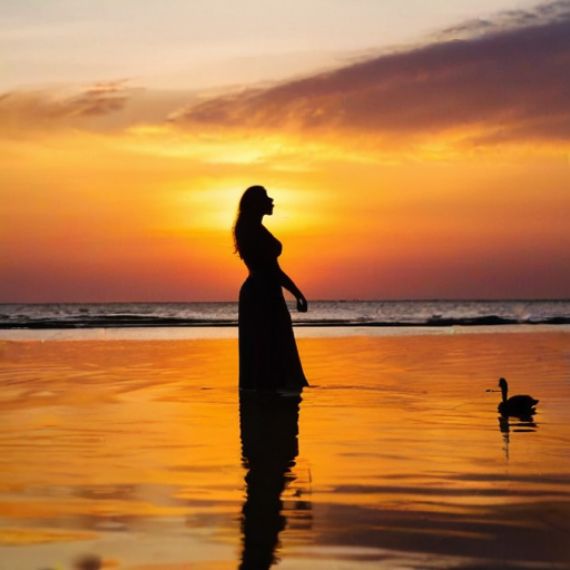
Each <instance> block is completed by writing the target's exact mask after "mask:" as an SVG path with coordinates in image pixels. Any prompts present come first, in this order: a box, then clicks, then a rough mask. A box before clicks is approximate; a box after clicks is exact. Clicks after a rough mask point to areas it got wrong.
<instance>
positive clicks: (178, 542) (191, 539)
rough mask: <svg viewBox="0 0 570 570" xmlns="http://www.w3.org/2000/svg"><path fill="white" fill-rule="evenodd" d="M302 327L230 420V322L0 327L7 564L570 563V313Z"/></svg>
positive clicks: (0, 519)
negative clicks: (166, 330)
mask: <svg viewBox="0 0 570 570" xmlns="http://www.w3.org/2000/svg"><path fill="white" fill-rule="evenodd" d="M299 346H300V352H301V356H302V359H303V362H304V365H305V369H306V373H307V376H308V377H309V381H310V382H311V384H312V387H311V388H310V389H309V390H307V391H306V392H305V394H304V395H303V400H302V402H300V403H299V402H297V401H295V400H294V399H290V400H287V401H275V400H267V399H264V400H261V401H258V400H256V399H255V398H254V399H251V398H250V399H248V400H247V401H244V400H242V403H241V432H240V403H239V395H238V392H237V390H236V383H237V379H236V374H237V360H236V358H237V355H236V341H235V340H233V339H217V340H176V341H75V342H67V341H47V342H7V341H5V342H2V343H0V362H1V364H2V366H1V370H0V412H1V414H2V415H1V420H0V425H1V427H2V430H1V431H0V568H2V569H6V570H21V569H25V570H28V569H30V570H39V569H44V568H54V569H55V568H63V569H67V568H73V567H74V561H75V563H76V562H77V559H78V557H81V556H84V555H87V554H91V555H93V556H96V557H99V559H100V560H101V564H102V565H103V567H104V568H121V569H123V568H125V569H129V570H134V569H138V570H158V569H164V570H182V569H188V568H192V569H195V568H196V569H208V570H213V569H226V568H238V567H239V565H240V561H241V564H242V565H241V567H242V568H248V569H249V568H256V569H257V568H264V567H268V565H270V564H272V563H273V564H274V565H275V567H279V568H292V569H305V568H315V569H320V568H323V569H325V568H326V569H345V568H346V569H360V568H362V569H368V568H390V569H392V568H394V569H411V568H418V569H419V568H422V569H423V568H438V569H439V568H461V569H463V570H467V569H470V570H474V569H476V568H489V569H490V568H510V569H513V568H537V569H539V568H540V569H543V568H567V567H568V565H569V564H570V540H569V539H570V536H569V531H570V522H569V521H570V516H569V515H570V458H569V456H568V452H567V451H568V448H569V444H570V421H569V420H570V382H569V380H570V334H568V333H564V332H550V333H532V332H529V333H524V334H521V333H518V334H492V333H485V334H477V335H473V334H469V335H461V334H458V335H448V336H443V335H439V336H425V335H424V336H395V337H371V336H361V337H358V336H351V337H342V338H303V339H300V341H299ZM499 376H505V377H506V378H507V379H508V380H509V382H510V387H511V391H512V393H513V394H514V393H530V394H532V395H533V396H534V397H536V398H538V399H539V400H540V403H539V405H538V412H539V413H538V414H537V415H535V416H534V418H533V421H532V422H521V421H518V420H515V419H511V420H510V421H509V422H505V421H502V422H500V421H499V418H498V415H497V411H496V405H497V403H498V399H499V394H498V393H496V392H487V391H486V390H487V389H491V388H492V389H495V388H496V383H497V379H498V377H499ZM240 433H241V438H240ZM76 567H79V566H76Z"/></svg>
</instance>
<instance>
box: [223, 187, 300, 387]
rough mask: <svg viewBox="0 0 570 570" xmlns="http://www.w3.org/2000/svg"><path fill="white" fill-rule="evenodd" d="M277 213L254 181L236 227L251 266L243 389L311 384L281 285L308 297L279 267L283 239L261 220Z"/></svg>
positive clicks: (242, 325) (245, 293) (242, 324)
mask: <svg viewBox="0 0 570 570" xmlns="http://www.w3.org/2000/svg"><path fill="white" fill-rule="evenodd" d="M272 213H273V200H272V199H271V198H270V197H269V196H268V195H267V191H266V190H265V188H264V187H263V186H250V187H249V188H248V189H247V190H246V191H245V192H244V193H243V196H242V197H241V200H240V203H239V212H238V217H237V220H236V224H235V227H234V239H235V246H236V251H237V253H239V256H240V257H241V258H242V259H243V261H244V262H245V264H246V266H247V268H248V269H249V276H248V278H247V279H246V280H245V282H244V284H243V285H242V287H241V291H240V295H239V385H240V389H245V390H248V389H250V390H271V391H281V392H297V393H298V392H300V391H301V390H302V389H303V386H308V383H307V380H306V378H305V374H304V373H303V368H302V366H301V361H300V359H299V353H298V351H297V345H296V344H295V337H294V336H293V327H292V325H291V315H290V314H289V310H288V309H287V305H286V304H285V299H284V297H283V290H282V287H284V288H285V289H287V290H288V291H290V292H291V293H292V294H293V295H294V297H295V298H296V299H297V310H299V311H301V312H305V311H306V310H307V300H306V299H305V297H304V295H303V294H302V293H301V291H300V290H299V289H298V287H297V286H296V285H295V283H293V281H292V280H291V279H290V278H289V277H288V276H287V275H286V274H285V273H284V272H283V271H282V270H281V268H280V267H279V263H278V261H277V258H278V257H279V256H280V255H281V251H282V246H281V242H280V241H279V240H277V239H276V238H275V237H273V235H272V234H271V232H269V230H267V228H265V227H264V225H263V224H262V220H263V216H265V215H269V216H270V215H271V214H272Z"/></svg>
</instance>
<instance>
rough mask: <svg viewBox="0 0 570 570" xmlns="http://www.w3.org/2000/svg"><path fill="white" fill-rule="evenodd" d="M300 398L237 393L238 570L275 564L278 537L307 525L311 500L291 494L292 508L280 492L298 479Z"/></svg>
mask: <svg viewBox="0 0 570 570" xmlns="http://www.w3.org/2000/svg"><path fill="white" fill-rule="evenodd" d="M300 403H301V398H300V396H295V397H287V398H284V397H280V396H277V395H275V394H270V393H269V394H267V393H246V392H242V393H240V428H241V444H242V460H243V465H244V467H245V468H246V469H247V474H246V476H245V482H246V498H245V503H244V505H243V511H242V513H243V514H242V524H241V530H242V555H241V564H240V566H239V568H240V569H241V570H264V569H267V568H269V567H270V566H271V565H272V564H274V563H276V562H277V553H276V551H277V548H278V546H279V533H280V532H281V531H282V530H283V529H284V528H285V526H288V527H290V528H291V527H297V528H300V529H301V530H303V531H305V530H306V529H307V528H310V527H311V516H310V512H308V511H310V508H311V507H310V502H308V501H303V500H302V498H301V495H302V494H303V493H302V492H301V490H297V492H296V493H295V497H296V498H295V503H294V505H293V508H287V507H285V508H284V501H283V499H282V496H281V494H282V493H283V491H284V490H285V489H286V488H287V487H289V486H290V485H291V484H292V483H293V481H295V480H296V479H297V475H296V474H295V473H294V472H293V467H294V466H295V459H296V457H297V454H298V452H299V446H298V433H299V404H300ZM288 519H289V521H288Z"/></svg>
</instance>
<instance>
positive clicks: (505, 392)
mask: <svg viewBox="0 0 570 570" xmlns="http://www.w3.org/2000/svg"><path fill="white" fill-rule="evenodd" d="M508 391H509V389H508V388H507V387H506V386H501V394H502V396H503V402H506V401H507V394H508Z"/></svg>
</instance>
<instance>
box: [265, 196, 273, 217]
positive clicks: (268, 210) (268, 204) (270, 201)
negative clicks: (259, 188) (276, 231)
mask: <svg viewBox="0 0 570 570" xmlns="http://www.w3.org/2000/svg"><path fill="white" fill-rule="evenodd" d="M265 201H266V203H265V209H264V213H265V214H267V215H268V216H271V215H272V214H273V198H271V197H270V196H268V195H267V190H266V191H265Z"/></svg>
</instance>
